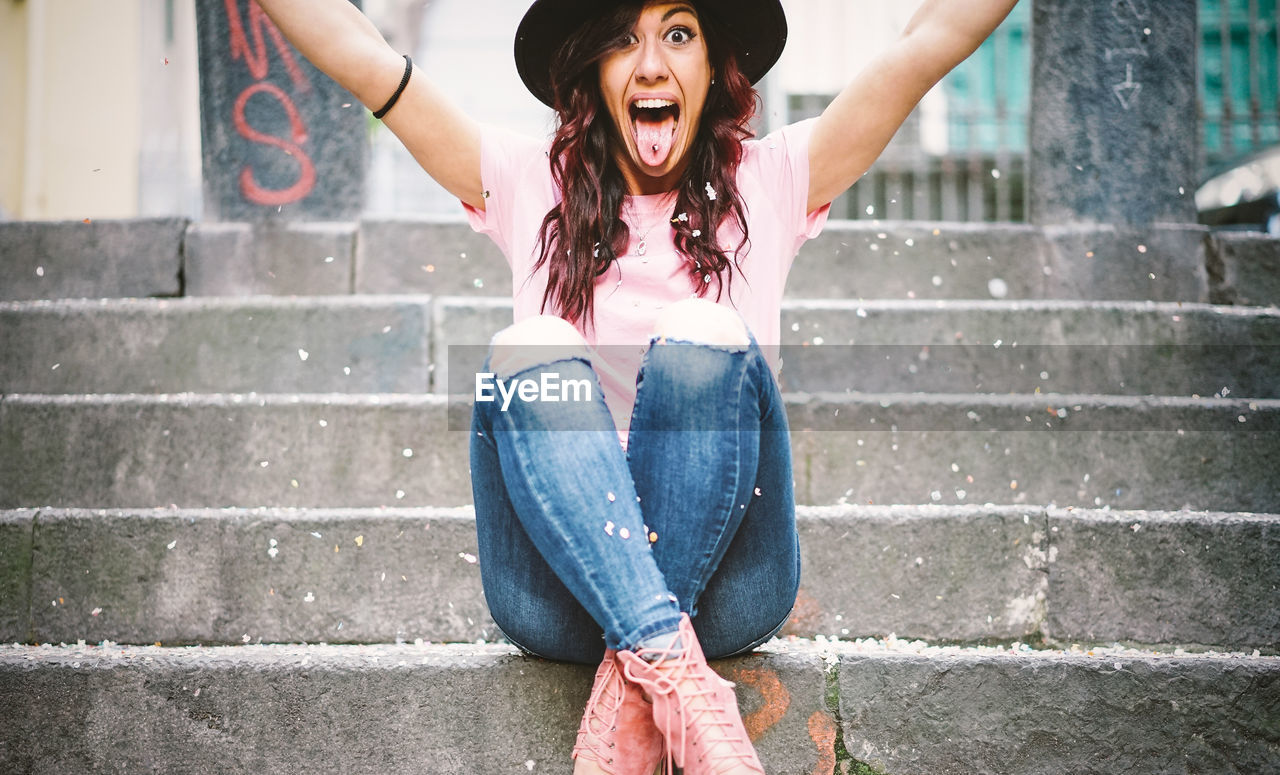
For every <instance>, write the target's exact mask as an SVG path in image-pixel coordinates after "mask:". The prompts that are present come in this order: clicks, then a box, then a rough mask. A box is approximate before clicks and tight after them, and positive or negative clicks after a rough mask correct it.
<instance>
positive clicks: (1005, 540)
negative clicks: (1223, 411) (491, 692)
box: [0, 506, 1275, 646]
mask: <svg viewBox="0 0 1280 775" xmlns="http://www.w3.org/2000/svg"><path fill="white" fill-rule="evenodd" d="M0 517H2V518H3V521H2V522H0V524H3V525H6V526H7V527H6V528H5V529H7V530H9V531H10V532H11V533H12V534H13V535H12V539H13V540H12V542H11V543H9V544H6V551H7V552H8V554H6V555H4V556H6V557H8V558H9V559H8V560H6V561H5V562H6V563H7V565H6V567H9V570H8V571H7V573H6V576H5V577H4V579H5V583H8V584H10V585H15V586H14V587H13V588H14V589H15V590H25V588H26V586H27V585H28V584H30V586H31V588H32V589H33V590H34V593H33V594H34V599H35V600H36V601H38V603H39V605H37V606H36V607H34V608H33V609H32V612H31V614H30V616H29V615H28V613H27V610H26V599H27V598H26V593H25V591H21V592H19V591H15V592H13V593H12V594H10V595H7V596H6V598H5V599H6V602H7V603H9V604H10V605H11V607H12V610H13V613H12V616H10V615H6V616H5V618H4V620H3V626H2V627H0V642H5V641H27V640H29V639H30V636H29V628H30V630H31V632H32V633H33V636H34V639H35V640H36V641H37V642H53V643H57V642H75V641H76V640H81V639H82V640H86V641H88V642H90V643H97V642H100V641H102V640H110V641H114V642H117V643H143V644H147V643H154V642H156V641H161V642H164V643H166V644H177V643H201V644H206V645H208V644H232V645H235V644H239V643H241V642H242V641H243V638H244V637H245V636H248V637H249V638H250V640H253V641H258V640H261V641H265V642H296V641H306V642H316V641H321V640H323V641H328V642H351V643H376V642H391V641H394V640H398V639H405V640H412V639H415V638H423V639H425V640H428V641H445V642H471V641H474V640H476V639H485V640H493V639H495V638H496V637H497V632H496V630H495V629H494V626H493V623H492V621H491V620H490V619H489V616H488V613H487V609H486V607H485V604H484V600H483V593H482V592H481V588H480V577H479V572H478V571H479V568H478V566H477V565H476V562H475V561H476V554H477V552H476V548H475V526H474V522H473V519H472V512H471V510H470V509H469V508H462V509H389V510H383V509H377V510H340V511H335V510H326V509H314V510H303V511H296V510H281V509H262V510H218V511H208V510H171V509H164V510H133V511H95V510H55V509H46V510H42V511H40V512H39V513H38V515H37V513H36V512H33V511H15V512H0ZM1137 518H1139V519H1140V518H1141V516H1140V515H1139V516H1138V517H1137ZM1045 519H1046V518H1045V515H1044V512H1043V510H1040V509H1035V508H1025V509H1023V508H1016V507H1015V508H1008V507H979V506H972V507H970V506H965V507H954V506H953V507H945V508H944V507H869V506H844V507H838V508H831V507H801V509H800V514H799V527H800V543H801V551H802V555H803V560H804V588H803V590H802V592H801V594H800V595H799V596H798V597H799V599H798V601H797V608H796V611H795V613H794V614H793V616H792V619H791V621H790V623H789V624H788V626H787V628H786V630H785V632H786V633H787V634H789V635H797V636H800V637H813V636H815V635H826V636H834V637H843V638H852V637H866V636H873V635H878V636H884V635H888V634H889V633H896V634H898V635H899V636H901V637H906V638H926V639H942V640H946V641H966V642H975V641H988V640H1003V641H1008V640H1015V639H1021V638H1027V637H1029V636H1032V635H1034V634H1036V633H1037V632H1038V631H1039V629H1040V628H1041V626H1042V624H1043V621H1044V610H1045V605H1046V602H1045V594H1046V592H1047V589H1048V587H1047V580H1048V573H1049V566H1048V564H1047V559H1046V558H1047V557H1049V556H1050V550H1049V548H1048V546H1049V541H1050V539H1051V537H1050V536H1048V534H1047V532H1046V528H1045ZM33 524H34V528H35V529H34V536H35V539H34V540H35V543H34V551H33V548H32V534H33V530H32V526H33ZM1246 537H1247V536H1246ZM1220 540H1221V541H1223V542H1224V545H1233V543H1232V542H1236V541H1238V540H1241V539H1240V537H1239V536H1237V535H1235V534H1234V533H1232V532H1231V531H1230V530H1224V531H1223V532H1222V535H1221V537H1220ZM273 541H274V542H275V543H272V542H273ZM335 548H336V550H335ZM273 550H274V551H273ZM1108 559H1111V560H1114V561H1119V560H1116V559H1115V558H1108ZM1250 559H1251V560H1252V562H1253V564H1247V563H1245V562H1244V560H1242V561H1241V563H1240V564H1238V565H1235V566H1231V567H1230V568H1221V569H1210V573H1209V575H1210V576H1211V575H1212V572H1218V571H1221V572H1222V573H1223V574H1224V578H1226V579H1236V578H1237V577H1239V576H1243V575H1247V574H1249V573H1260V574H1264V573H1265V572H1266V571H1267V565H1266V562H1265V558H1259V557H1253V556H1250ZM1060 567H1061V566H1060ZM1063 572H1064V573H1065V574H1070V573H1073V569H1067V568H1063ZM1107 572H1108V573H1115V572H1121V571H1120V569H1107ZM1130 594H1131V595H1132V596H1134V597H1135V598H1141V597H1142V596H1144V595H1152V594H1166V595H1169V596H1173V597H1176V595H1177V590H1173V591H1169V592H1166V591H1164V590H1161V589H1151V588H1145V587H1135V588H1134V589H1132V590H1130ZM308 598H309V599H308ZM52 601H59V602H58V604H57V605H53V604H52ZM1258 602H1259V601H1252V603H1249V602H1246V603H1241V604H1240V605H1238V606H1237V607H1238V609H1239V613H1240V616H1242V617H1244V616H1247V615H1248V613H1249V611H1250V604H1252V605H1254V606H1255V607H1256V605H1257V604H1258ZM94 611H97V613H94ZM1181 621H1182V619H1181V618H1180V617H1179V616H1178V615H1177V613H1176V612H1170V613H1169V615H1168V623H1167V625H1166V630H1165V635H1166V638H1165V639H1164V640H1162V641H1159V642H1166V641H1167V640H1168V639H1169V638H1175V639H1177V636H1179V635H1185V633H1183V631H1182V630H1180V629H1179V627H1180V622H1181ZM1223 624H1224V627H1223V632H1225V633H1227V634H1228V635H1229V634H1230V633H1231V632H1232V631H1233V629H1234V627H1235V625H1234V624H1233V623H1232V620H1231V619H1230V618H1227V619H1226V620H1225V621H1224V623H1223ZM1239 628H1240V630H1241V631H1242V632H1244V633H1246V634H1247V635H1248V636H1249V637H1250V638H1251V637H1252V635H1253V634H1255V633H1256V632H1258V631H1259V628H1258V625H1256V624H1248V625H1244V624H1242V625H1240V626H1239ZM1272 629H1273V630H1274V629H1275V628H1274V627H1273V628H1272ZM1135 633H1136V631H1135ZM1126 639H1127V640H1134V639H1136V634H1130V635H1129V636H1127V637H1126ZM1181 640H1183V641H1185V640H1187V638H1185V637H1182V638H1181ZM1255 640H1256V639H1252V640H1249V639H1246V641H1245V642H1244V643H1243V644H1241V645H1249V646H1252V645H1253V643H1254V642H1255ZM1223 642H1224V643H1227V644H1232V643H1234V641H1233V640H1226V641H1223Z"/></svg>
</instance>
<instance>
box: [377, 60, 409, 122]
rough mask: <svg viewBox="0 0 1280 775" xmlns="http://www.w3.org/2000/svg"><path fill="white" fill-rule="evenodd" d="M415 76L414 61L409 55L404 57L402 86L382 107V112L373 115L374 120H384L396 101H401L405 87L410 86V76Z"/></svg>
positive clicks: (378, 111) (397, 88)
mask: <svg viewBox="0 0 1280 775" xmlns="http://www.w3.org/2000/svg"><path fill="white" fill-rule="evenodd" d="M412 74H413V60H412V59H410V58H409V55H408V54H405V55H404V77H402V78H401V79H400V85H399V86H398V87H396V93H395V94H392V95H391V99H389V100H387V104H386V105H383V106H382V109H381V110H376V111H374V113H373V117H374V118H382V117H383V116H385V115H387V111H388V110H391V108H392V106H394V105H395V104H396V100H398V99H400V95H401V94H403V93H404V87H405V86H408V85H409V76H410V75H412Z"/></svg>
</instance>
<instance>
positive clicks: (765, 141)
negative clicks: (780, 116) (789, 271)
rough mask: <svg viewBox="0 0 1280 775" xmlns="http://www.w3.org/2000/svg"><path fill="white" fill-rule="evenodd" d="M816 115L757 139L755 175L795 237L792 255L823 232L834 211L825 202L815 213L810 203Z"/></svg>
mask: <svg viewBox="0 0 1280 775" xmlns="http://www.w3.org/2000/svg"><path fill="white" fill-rule="evenodd" d="M816 123H817V119H816V118H811V119H808V120H805V121H800V122H797V123H795V124H790V125H788V126H785V127H783V128H782V129H779V130H777V131H775V132H771V133H769V134H768V135H765V136H764V137H762V138H761V139H760V140H758V141H755V143H756V146H755V148H754V149H753V150H754V151H755V153H754V154H753V157H754V159H753V160H754V162H755V165H756V170H755V172H756V174H757V175H758V176H759V178H760V183H761V185H762V186H763V188H764V190H765V191H768V192H770V198H771V199H772V200H773V202H774V204H775V206H776V207H777V208H778V211H779V213H780V215H781V219H782V225H783V228H784V229H786V233H787V234H789V235H791V236H793V237H794V241H793V242H792V245H791V247H792V255H793V256H794V253H795V251H798V250H799V249H800V246H801V245H802V244H804V242H805V241H806V240H810V239H813V238H814V237H816V236H818V234H820V233H821V232H822V227H823V226H825V225H826V223H827V216H828V215H829V214H830V212H831V205H830V204H826V205H823V206H822V207H819V208H818V209H817V210H814V211H813V212H808V211H807V210H808V205H809V137H810V135H812V134H813V127H814V125H815V124H816Z"/></svg>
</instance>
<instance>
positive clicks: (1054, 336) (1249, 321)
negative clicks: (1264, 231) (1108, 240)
mask: <svg viewBox="0 0 1280 775" xmlns="http://www.w3.org/2000/svg"><path fill="white" fill-rule="evenodd" d="M433 315H434V325H433V327H432V331H433V334H432V335H433V337H434V342H433V346H432V351H433V353H434V359H435V369H434V371H435V375H436V378H437V379H436V381H435V385H436V389H437V391H440V390H442V389H443V386H444V385H448V386H449V387H448V392H452V393H459V392H467V391H468V390H473V389H474V386H473V385H471V386H469V385H468V384H467V381H468V380H473V379H474V377H473V375H474V374H475V372H477V371H480V370H481V367H482V365H483V363H484V357H485V354H486V352H487V349H488V348H487V347H486V346H485V345H487V343H488V341H489V337H491V336H492V335H493V334H494V333H495V332H497V331H498V330H500V329H501V328H503V327H504V326H507V325H510V323H511V315H512V312H511V304H510V302H509V301H508V300H505V299H475V298H459V297H439V298H437V299H435V302H434V305H433ZM780 355H781V358H782V361H783V364H784V365H783V370H782V383H783V389H784V390H792V391H808V392H818V391H836V392H848V391H858V392H863V393H892V392H922V393H1002V394H1004V393H1031V394H1036V393H1098V394H1105V395H1181V396H1193V395H1206V396H1207V395H1213V394H1215V393H1222V391H1223V389H1224V388H1226V390H1227V393H1226V394H1227V395H1229V394H1234V395H1237V396H1249V397H1257V398H1275V397H1280V309H1278V308H1254V307H1223V306H1211V305H1204V304H1156V303H1152V302H1073V301H1030V302H990V301H987V302H975V301H927V302H924V301H919V302H912V301H905V302H904V301H867V302H861V301H844V300H841V301H822V300H814V299H805V300H789V301H787V302H785V303H784V306H783V309H782V348H781V353H780ZM450 374H453V375H454V376H453V377H452V380H453V381H452V382H450V381H449V380H450V376H449V375H450Z"/></svg>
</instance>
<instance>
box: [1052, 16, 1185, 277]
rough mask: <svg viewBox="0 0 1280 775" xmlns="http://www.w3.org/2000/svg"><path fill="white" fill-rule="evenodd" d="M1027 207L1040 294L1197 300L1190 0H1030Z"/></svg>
mask: <svg viewBox="0 0 1280 775" xmlns="http://www.w3.org/2000/svg"><path fill="white" fill-rule="evenodd" d="M1032 1H1033V6H1032V23H1031V27H1032V29H1031V38H1032V63H1033V64H1032V86H1031V136H1030V152H1031V156H1030V162H1029V168H1028V181H1027V198H1028V205H1029V211H1030V219H1031V221H1032V222H1033V223H1035V224H1036V225H1038V226H1041V227H1042V228H1043V229H1044V232H1045V235H1046V237H1047V239H1048V242H1049V252H1050V255H1049V261H1048V264H1049V266H1048V267H1046V274H1047V275H1049V287H1048V292H1049V294H1050V295H1051V296H1055V297H1062V298H1080V299H1143V300H1156V301H1206V300H1207V299H1208V276H1207V273H1206V269H1205V248H1204V242H1205V233H1206V230H1205V229H1204V228H1203V227H1200V226H1198V225H1196V209H1195V189H1196V182H1197V175H1198V172H1199V154H1200V143H1199V128H1198V125H1197V124H1198V119H1197V117H1196V83H1197V67H1196V51H1197V49H1198V36H1199V28H1198V24H1197V3H1196V0H1032Z"/></svg>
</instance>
